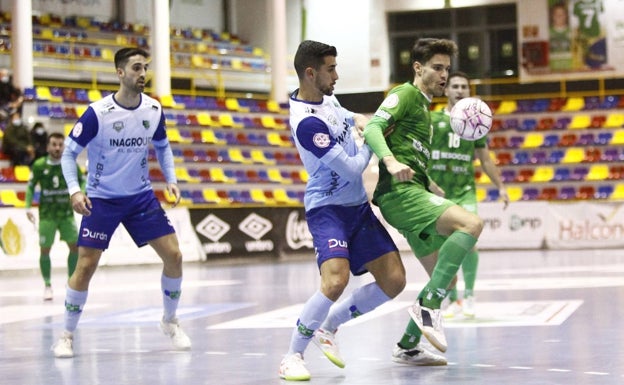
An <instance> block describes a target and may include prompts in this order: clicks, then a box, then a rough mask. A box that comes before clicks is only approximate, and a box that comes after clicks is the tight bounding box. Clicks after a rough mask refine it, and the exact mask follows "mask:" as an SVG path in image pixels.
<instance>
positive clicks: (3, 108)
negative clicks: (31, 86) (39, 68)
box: [0, 68, 24, 122]
mask: <svg viewBox="0 0 624 385" xmlns="http://www.w3.org/2000/svg"><path fill="white" fill-rule="evenodd" d="M23 103H24V95H23V93H22V91H21V90H20V89H19V88H17V87H15V86H14V85H13V79H12V78H11V75H10V74H9V70H8V69H6V68H0V122H4V121H7V120H8V119H9V118H11V117H12V116H13V115H14V114H15V113H18V114H19V115H20V116H21V115H22V104H23Z"/></svg>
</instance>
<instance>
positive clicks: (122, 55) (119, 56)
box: [115, 47, 149, 69]
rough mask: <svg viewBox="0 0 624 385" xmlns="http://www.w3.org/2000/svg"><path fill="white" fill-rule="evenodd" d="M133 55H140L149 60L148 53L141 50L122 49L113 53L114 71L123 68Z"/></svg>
mask: <svg viewBox="0 0 624 385" xmlns="http://www.w3.org/2000/svg"><path fill="white" fill-rule="evenodd" d="M135 55H141V56H143V57H144V58H146V59H147V58H149V53H147V51H146V50H144V49H142V48H136V47H131V48H122V49H120V50H119V51H117V52H115V69H117V68H124V67H125V66H126V64H128V59H130V58H131V57H132V56H135Z"/></svg>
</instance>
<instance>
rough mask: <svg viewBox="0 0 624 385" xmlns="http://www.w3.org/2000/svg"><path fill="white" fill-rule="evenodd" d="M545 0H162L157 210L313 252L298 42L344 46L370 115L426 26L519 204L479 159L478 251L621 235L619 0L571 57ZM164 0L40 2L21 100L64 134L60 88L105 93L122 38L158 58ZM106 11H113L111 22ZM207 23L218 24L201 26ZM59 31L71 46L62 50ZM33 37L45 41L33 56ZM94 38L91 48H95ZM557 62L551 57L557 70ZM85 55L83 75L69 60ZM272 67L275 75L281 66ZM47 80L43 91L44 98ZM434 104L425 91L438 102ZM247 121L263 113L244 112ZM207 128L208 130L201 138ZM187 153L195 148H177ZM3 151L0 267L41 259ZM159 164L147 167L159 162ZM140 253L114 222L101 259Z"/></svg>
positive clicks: (245, 242) (192, 240) (269, 253)
mask: <svg viewBox="0 0 624 385" xmlns="http://www.w3.org/2000/svg"><path fill="white" fill-rule="evenodd" d="M554 2H555V1H554V0H523V1H519V0H517V1H490V0H472V1H471V0H458V1H453V0H450V1H449V0H446V1H445V0H426V1H425V0H385V1H383V0H339V1H336V0H334V1H328V0H222V1H212V0H172V1H169V2H168V5H169V7H166V6H165V7H164V8H165V10H166V11H167V15H166V16H167V19H168V21H169V26H168V27H169V32H170V40H169V42H170V45H169V47H167V48H169V50H170V55H169V56H170V60H166V59H165V61H167V63H165V64H166V65H167V66H170V68H169V70H170V71H171V90H170V92H171V95H166V94H158V93H157V92H156V90H157V87H152V88H151V89H150V90H148V91H149V92H151V93H152V94H154V95H155V96H157V97H160V98H161V101H162V102H163V106H165V111H166V113H167V118H168V122H170V124H168V131H169V133H170V134H171V135H170V139H171V140H172V143H173V147H174V153H175V154H176V161H177V162H176V166H177V167H176V172H177V173H178V172H179V173H178V176H179V179H180V185H181V187H182V190H183V192H184V195H183V196H184V198H183V201H182V204H181V205H180V206H178V207H176V208H170V207H169V206H168V205H167V206H165V207H167V212H168V215H169V216H170V218H171V219H172V222H173V223H174V225H175V226H176V229H177V230H178V234H179V236H180V239H181V244H182V248H183V251H184V254H185V257H186V259H187V260H189V261H203V260H222V259H231V258H236V259H239V258H244V259H249V258H251V259H253V258H273V259H276V260H277V259H281V258H288V257H289V256H291V255H295V254H301V253H310V254H312V253H313V251H312V245H311V240H310V235H309V233H308V232H307V226H306V224H305V220H304V211H303V207H302V203H301V194H302V191H303V190H304V188H305V180H306V179H305V178H306V175H305V173H304V172H303V171H302V167H301V164H300V162H298V160H297V159H296V156H295V155H294V154H295V153H296V150H295V149H294V147H293V146H292V142H291V141H290V140H289V139H288V135H289V131H288V124H287V118H288V110H287V104H285V102H286V99H287V94H288V92H290V91H292V90H294V88H295V87H296V83H297V81H296V77H295V75H294V71H293V69H292V57H293V54H294V52H295V50H296V47H297V45H298V44H299V42H300V41H301V40H302V39H313V40H319V41H323V42H326V43H329V44H332V45H335V46H336V47H337V48H338V52H339V55H338V71H339V75H340V79H339V81H338V84H337V90H336V94H337V96H338V98H339V99H340V100H341V102H342V103H343V104H344V105H345V106H347V107H349V108H350V109H352V110H354V111H358V112H365V113H371V112H373V111H374V108H375V106H376V105H377V104H378V103H380V102H381V100H383V95H384V93H385V92H386V91H387V90H388V89H389V88H390V87H392V85H393V84H395V83H397V82H400V81H405V80H409V79H407V78H401V77H400V76H399V75H397V74H401V73H403V74H404V73H405V65H403V68H402V67H401V65H402V64H404V63H401V58H402V57H404V56H402V54H404V53H405V51H406V50H409V44H407V43H406V42H408V41H409V42H413V41H414V40H415V38H416V37H420V36H436V37H449V38H452V39H454V40H457V41H458V42H461V43H463V44H461V45H460V54H459V58H458V59H457V60H456V61H454V67H455V68H457V69H460V70H462V69H464V70H465V69H469V70H467V71H466V72H469V73H470V74H471V76H472V77H473V79H474V80H473V85H472V87H473V93H474V94H475V95H477V96H479V97H481V98H483V99H484V100H486V101H487V102H488V104H489V105H490V107H491V108H492V110H493V112H494V124H493V127H492V130H491V133H490V135H489V143H490V148H491V156H492V157H493V159H494V160H495V162H496V163H497V164H498V166H499V168H500V170H501V175H502V177H503V179H504V181H505V184H506V186H507V189H508V192H509V195H510V197H511V200H512V203H511V204H510V207H509V208H507V209H506V210H503V209H502V203H500V202H498V201H497V198H498V196H497V191H496V190H495V189H494V188H493V185H492V184H491V182H490V181H489V179H488V178H487V176H485V175H484V174H483V173H482V172H481V171H480V168H479V165H478V164H477V175H476V176H477V195H478V199H479V214H480V215H481V216H482V217H483V219H484V221H485V223H486V227H485V230H484V232H483V235H482V238H481V239H480V243H479V247H480V248H482V249H510V248H511V249H539V248H553V249H559V248H570V249H578V248H601V247H609V248H619V247H622V246H623V244H624V234H623V231H622V230H623V223H624V214H622V210H620V208H621V202H622V199H623V198H624V183H623V182H622V179H624V168H622V166H620V164H621V161H622V159H624V148H623V147H622V145H623V144H624V130H623V125H624V84H622V81H621V80H620V79H621V78H622V76H621V75H622V73H624V68H622V63H624V60H622V58H621V57H620V56H622V55H624V50H622V44H623V42H624V38H623V37H624V33H623V29H622V28H623V27H622V25H624V23H623V20H621V19H622V18H624V12H622V9H621V8H622V7H624V6H623V5H621V2H618V1H610V0H606V1H602V4H603V6H602V9H599V10H600V12H599V18H598V19H597V20H598V21H599V22H600V26H601V27H600V29H599V31H598V36H592V39H593V40H592V41H591V42H592V45H591V46H590V47H591V49H590V52H589V55H588V57H589V58H588V59H583V58H581V59H578V58H577V59H573V58H572V56H573V53H571V52H568V55H569V56H566V54H564V55H563V56H562V55H559V56H558V57H555V55H552V54H551V55H550V56H549V55H548V41H549V34H550V32H549V18H548V9H549V6H550V5H552V4H553V3H554ZM18 3H20V4H21V5H22V6H23V3H24V2H23V1H19V0H0V11H2V13H9V14H10V13H11V11H12V10H13V9H14V7H16V4H18ZM25 3H28V1H26V2H25ZM564 3H565V4H566V5H567V7H568V11H569V16H570V21H571V25H570V27H571V28H572V29H573V30H574V31H575V33H578V31H580V27H579V20H577V19H576V18H575V7H574V5H575V1H574V0H568V1H566V2H564ZM508 6H511V7H512V8H513V10H514V11H515V19H514V20H513V21H512V22H509V21H507V19H506V18H505V17H502V18H501V17H497V16H496V12H495V11H496V8H497V7H504V9H506V10H507V9H508V8H505V7H508ZM156 9H158V10H162V9H163V8H162V2H161V0H153V1H143V0H135V1H130V0H118V1H103V0H99V1H98V0H76V1H66V0H32V1H31V10H32V15H33V16H34V18H33V19H36V21H37V22H38V23H39V24H33V52H32V58H33V59H32V60H33V65H32V71H33V73H32V78H31V79H30V80H29V79H28V78H26V80H23V81H24V82H25V83H22V84H25V85H26V87H25V88H27V89H28V91H32V98H31V99H29V101H27V103H26V106H25V114H28V116H27V117H28V118H29V119H30V121H43V122H45V124H46V126H47V127H48V128H49V130H59V131H63V132H67V130H68V129H69V128H71V125H72V122H74V121H75V117H72V116H68V115H67V114H66V115H63V117H62V118H59V117H58V116H56V115H54V114H53V111H56V109H57V108H59V106H60V109H61V111H62V112H63V111H65V112H66V111H67V108H69V110H70V111H71V110H72V108H73V109H74V111H81V110H83V109H84V108H86V107H85V106H86V104H85V103H86V102H84V101H76V100H72V101H66V100H63V98H62V96H63V95H65V94H66V93H67V94H70V93H72V92H74V91H93V90H94V89H95V90H96V91H100V93H105V92H107V91H110V90H111V89H114V80H115V79H114V72H113V69H112V65H111V60H110V52H111V51H114V49H116V48H119V47H120V46H123V45H132V44H141V43H142V42H147V46H148V48H149V50H150V52H152V55H153V57H154V58H155V59H154V60H157V59H156V57H157V55H155V53H156V52H157V51H158V49H159V47H160V48H162V42H161V41H160V40H159V41H158V42H159V43H161V44H160V45H159V44H154V40H155V37H154V36H156V35H158V33H156V32H158V31H160V32H162V29H163V27H161V26H155V24H154V20H156V19H158V18H160V17H162V15H160V14H159V16H158V18H156V17H155V13H156V12H155V10H156ZM492 10H494V11H492ZM492 12H494V13H493V14H492ZM50 15H52V16H53V17H52V18H50ZM69 17H72V18H73V20H74V21H76V19H77V20H80V21H81V22H83V23H84V21H85V20H87V21H89V23H90V24H89V25H85V24H81V23H80V22H79V23H78V25H76V23H74V24H72V27H71V28H70V27H67V26H66V25H63V24H62V23H61V24H60V25H57V24H54V22H55V20H56V21H58V20H61V21H62V20H65V19H66V18H69ZM50 20H52V23H50ZM113 20H117V21H119V22H120V23H109V22H110V21H113ZM158 20H161V19H158ZM501 20H504V23H505V24H504V25H501ZM46 23H47V24H46ZM474 23H481V24H478V25H479V27H477V28H481V29H483V31H485V32H484V33H481V34H480V35H476V34H472V35H471V33H473V32H474V30H475V27H474ZM575 23H576V24H575ZM0 24H2V26H4V28H3V29H2V32H1V33H0V38H1V39H3V44H2V49H0V65H4V66H7V67H10V68H11V69H12V71H13V73H14V75H19V74H20V72H26V73H28V71H26V70H25V69H24V67H23V66H20V63H19V62H16V60H15V55H14V52H12V51H11V49H10V47H9V44H13V46H15V45H16V44H17V43H16V40H13V39H17V37H16V36H13V35H12V34H11V33H10V29H11V28H10V27H11V26H13V25H14V24H12V22H11V20H10V18H7V17H6V15H5V17H4V18H3V20H2V22H1V23H0ZM128 25H130V26H131V28H130V30H129V29H128ZM471 25H472V26H471ZM143 26H144V27H145V28H142V27H143ZM399 26H400V28H399ZM139 27H141V28H139ZM81 28H84V30H81ZM164 28H165V29H167V27H164ZM490 28H492V29H491V30H490ZM497 28H498V29H497ZM510 28H511V29H513V31H514V34H513V38H511V39H508V40H509V41H506V40H505V39H503V40H502V41H500V43H501V44H500V45H498V46H497V45H495V44H489V45H488V42H489V41H490V39H491V41H494V40H496V39H495V37H496V36H506V35H504V34H501V33H500V31H499V29H500V30H509V29H510ZM14 29H15V28H14ZM207 29H209V30H210V31H211V33H206V30H207ZM7 30H8V32H7ZM198 31H200V34H199V35H198V34H197V32H198ZM76 33H78V35H76ZM81 33H84V34H81ZM46 34H47V35H46ZM44 35H45V36H44ZM470 36H472V37H470ZM484 36H485V37H484ZM570 36H572V35H570ZM95 37H97V39H96V38H95ZM80 39H82V42H81V41H79V40H80ZM90 39H91V40H90ZM471 39H474V41H472V40H471ZM83 43H84V44H86V46H87V47H86V48H89V47H88V46H89V44H91V45H96V46H98V47H100V48H101V51H102V52H100V51H97V52H98V54H101V53H105V52H108V55H103V56H106V57H102V56H99V57H93V56H89V57H84V56H81V55H82V54H83V51H84V49H85V47H83V46H81V44H83ZM65 44H67V46H68V47H69V49H70V52H69V53H65V52H61V53H59V52H57V49H61V48H63V45H65ZM401 44H403V46H401ZM41 47H43V49H44V50H47V51H43V52H39V51H37V50H38V49H40V48H41ZM79 48H81V49H83V50H81V51H80V54H77V53H76V51H72V50H77V49H79ZM91 48H92V49H91V50H89V54H90V55H92V54H93V52H96V50H95V49H93V47H91ZM29 53H30V52H29ZM510 53H511V54H510ZM211 55H212V56H211ZM214 56H217V57H218V60H216V59H215V58H214ZM510 57H511V58H514V60H515V63H514V64H515V65H512V66H510V67H509V68H510V71H511V72H510V73H509V74H508V75H504V74H503V75H502V76H501V75H500V74H498V75H495V76H492V73H493V71H492V72H491V73H490V74H487V73H485V71H481V70H482V69H484V68H486V67H487V68H489V67H490V66H492V67H495V66H493V65H492V63H494V64H500V63H504V62H505V61H506V60H509V58H510ZM202 58H203V61H202V60H200V59H202ZM226 58H227V60H226ZM187 59H188V60H187ZM195 59H198V60H199V64H198V62H196V60H195ZM555 59H557V60H555ZM160 60H162V59H160ZM555 61H556V62H557V63H558V64H557V65H558V66H559V67H555V66H554V65H552V63H555ZM566 62H568V64H565V63H566ZM206 63H209V64H206ZM215 63H216V64H217V65H215ZM475 63H477V64H475ZM561 63H564V64H561ZM154 64H155V66H156V67H158V68H162V66H163V63H154ZM226 64H227V65H228V66H229V67H228V68H225V65H226ZM81 65H82V66H87V67H88V68H89V69H88V71H87V70H85V71H82V72H81V71H76V70H75V69H76V68H82V67H81ZM407 68H408V70H409V65H408V66H407ZM28 70H30V67H29V68H28ZM401 71H403V72H401ZM479 71H481V72H479ZM503 72H504V71H503ZM85 73H86V75H85ZM275 73H279V74H281V76H277V77H276V76H273V75H274V74H275ZM111 76H113V77H112V78H111ZM154 79H158V77H157V76H155V77H154ZM29 81H30V82H31V83H32V84H28V82H29ZM202 81H203V82H205V83H201V82H202ZM166 83H169V82H166ZM165 90H167V88H165ZM275 90H279V92H277V93H276V92H275ZM39 91H42V92H43V91H47V92H48V93H49V92H50V91H51V92H52V94H51V95H50V94H48V95H49V96H48V97H47V98H46V96H45V95H43V96H42V95H41V94H39V93H38V92H39ZM70 91H71V92H70ZM54 92H57V93H58V92H60V93H62V95H60V96H59V95H55V94H54ZM620 100H621V101H622V102H620ZM165 101H166V102H165ZM207 101H209V102H211V103H212V102H213V101H214V102H215V103H214V104H206V102H207ZM200 102H201V103H200ZM226 102H232V103H233V104H232V103H226ZM442 103H443V100H438V99H435V100H434V103H433V108H439V107H440V106H442ZM41 111H44V112H43V114H42V113H41ZM46 111H47V112H46ZM202 116H203V117H205V116H208V120H210V118H212V119H213V120H212V121H211V122H210V123H207V124H203V123H201V122H200V123H197V121H196V120H194V119H196V118H197V117H202ZM223 117H225V118H229V120H228V119H221V118H223ZM243 119H247V120H243ZM254 119H255V120H258V121H261V122H262V124H261V125H258V126H247V125H246V124H243V123H240V124H238V122H247V121H248V120H254ZM200 120H201V119H200ZM215 120H216V122H215ZM266 122H270V124H269V125H267V123H266ZM214 137H216V141H211V139H209V138H214ZM258 137H259V138H260V139H262V141H261V142H252V140H251V138H254V140H255V139H257V138H258ZM198 138H199V139H198ZM273 139H275V141H274V140H273ZM198 151H203V152H202V154H205V153H210V151H212V152H213V153H217V154H218V156H217V157H215V158H210V157H209V156H204V155H202V156H200V157H199V158H198V155H197V154H198ZM187 153H192V154H194V155H191V156H190V157H187V156H186V154H187ZM222 154H223V156H222ZM234 155H236V156H234ZM256 155H257V156H256ZM246 156H249V157H248V158H246ZM293 157H294V160H293ZM0 162H2V163H0V164H1V166H2V167H1V168H2V171H3V172H2V175H3V176H2V181H1V182H2V183H1V187H2V200H1V203H2V207H0V228H1V229H0V236H1V239H2V246H3V247H2V249H1V250H0V270H5V269H28V268H33V267H34V266H36V265H37V256H38V248H37V242H36V239H37V233H36V228H34V227H33V226H32V224H30V223H29V222H28V221H27V219H26V215H25V212H24V208H23V196H24V190H25V179H26V180H27V177H25V176H24V175H27V171H26V173H24V170H14V169H10V170H9V168H10V167H8V165H7V164H8V163H7V161H6V160H2V159H0ZM151 163H152V164H153V165H154V166H155V168H157V163H156V162H155V160H153V159H152V160H151ZM217 171H218V172H217ZM375 172H376V167H375V165H374V163H373V164H371V167H369V169H368V170H367V172H366V173H365V178H366V181H367V186H368V188H369V189H370V188H372V186H374V182H375V178H376V174H375ZM5 174H6V175H5ZM204 175H208V176H206V177H205V178H204ZM218 176H223V178H224V179H219V178H218ZM154 177H155V178H154V186H155V189H156V190H157V193H158V194H159V197H161V198H162V199H163V200H164V201H165V202H166V201H167V200H168V199H169V198H170V197H167V196H165V195H163V192H162V187H163V183H162V181H161V180H159V179H158V178H157V175H156V174H154ZM11 178H12V179H11ZM254 193H255V194H254ZM220 194H223V195H220ZM196 199H197V200H196ZM210 199H212V200H210ZM391 230H392V229H391ZM392 234H393V236H394V237H395V239H396V240H397V243H398V244H399V246H400V247H401V248H402V249H406V248H407V245H406V243H405V242H404V240H403V239H402V237H401V236H400V235H399V234H397V233H396V232H394V231H392ZM128 250H133V251H132V252H128ZM65 253H66V249H65V248H64V245H63V244H61V243H56V244H55V246H54V248H53V251H52V258H53V260H54V259H58V263H57V264H59V265H62V260H63V258H64V255H65ZM128 254H132V255H131V256H129V255H128ZM150 262H158V259H157V257H156V256H155V255H154V254H153V253H152V252H151V250H149V248H143V249H140V250H139V251H138V252H134V245H133V244H132V242H131V240H130V239H129V237H128V236H127V234H126V233H125V232H124V231H123V229H120V230H119V231H118V232H117V233H116V234H115V237H114V241H113V242H112V244H111V248H110V249H109V250H108V251H107V252H106V253H105V254H104V257H103V259H102V262H101V263H102V264H104V265H116V264H128V263H150ZM53 263H54V262H53Z"/></svg>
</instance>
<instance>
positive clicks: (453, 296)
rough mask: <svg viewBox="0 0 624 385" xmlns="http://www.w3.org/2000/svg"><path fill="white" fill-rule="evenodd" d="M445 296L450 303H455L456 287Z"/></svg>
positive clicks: (456, 296)
mask: <svg viewBox="0 0 624 385" xmlns="http://www.w3.org/2000/svg"><path fill="white" fill-rule="evenodd" d="M447 296H448V298H449V300H450V301H451V302H455V301H457V298H459V294H457V287H454V288H452V289H451V290H449V291H448V293H447Z"/></svg>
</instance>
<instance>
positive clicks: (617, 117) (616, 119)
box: [603, 112, 624, 128]
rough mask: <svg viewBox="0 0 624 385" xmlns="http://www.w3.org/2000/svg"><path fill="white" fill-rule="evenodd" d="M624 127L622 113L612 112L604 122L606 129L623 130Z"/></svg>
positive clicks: (623, 115)
mask: <svg viewBox="0 0 624 385" xmlns="http://www.w3.org/2000/svg"><path fill="white" fill-rule="evenodd" d="M622 126H624V114H623V113H620V112H612V113H610V114H609V116H607V120H606V121H605V122H604V124H603V127H604V128H621V127H622Z"/></svg>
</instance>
